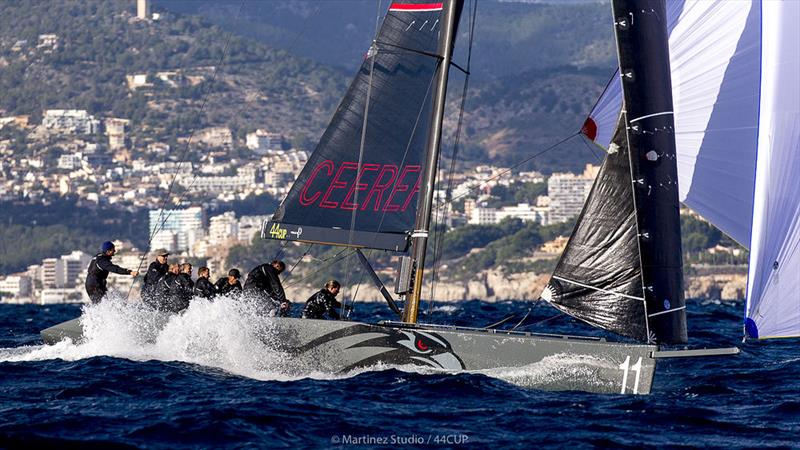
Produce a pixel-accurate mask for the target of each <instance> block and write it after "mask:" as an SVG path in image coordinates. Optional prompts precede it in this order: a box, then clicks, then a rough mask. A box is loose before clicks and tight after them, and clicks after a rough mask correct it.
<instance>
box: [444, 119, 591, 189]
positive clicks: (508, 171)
mask: <svg viewBox="0 0 800 450" xmlns="http://www.w3.org/2000/svg"><path fill="white" fill-rule="evenodd" d="M580 134H581V132H580V131H577V132H575V133H573V134H571V135H569V136H567V137H565V138H564V139H561V140H560V141H558V142H556V143H555V144H553V145H551V146H549V147H547V148H545V149H544V150H542V151H540V152H537V153H536V154H534V155H531V156H529V157H528V158H525V159H523V160H522V161H520V162H518V163H517V164H514V165H513V166H511V167H509V168H508V169H506V170H504V171H502V172H500V173H498V174H497V175H494V176H491V177H489V178H486V179H483V180H481V181H480V182H479V183H478V185H477V186H475V187H473V188H471V189H468V190H467V192H465V193H463V194H461V195H459V196H458V197H454V198H453V199H452V200H450V202H449V203H451V204H452V203H453V202H455V201H456V200H460V199H462V198H464V197H466V196H467V195H469V194H471V193H473V192H475V191H478V190H480V189H481V188H483V187H484V185H486V183H488V182H490V181H494V180H496V179H498V178H500V177H503V176H505V175H507V174H508V173H510V172H511V171H512V170H514V169H516V168H518V167H520V166H522V165H525V164H527V163H529V162H530V161H531V160H533V159H534V158H537V157H539V156H542V155H543V154H545V153H547V152H549V151H551V150H553V149H555V148H557V147H559V146H561V145H563V144H565V143H566V142H568V141H570V140H571V139H573V138H574V137H575V136H578V135H580Z"/></svg>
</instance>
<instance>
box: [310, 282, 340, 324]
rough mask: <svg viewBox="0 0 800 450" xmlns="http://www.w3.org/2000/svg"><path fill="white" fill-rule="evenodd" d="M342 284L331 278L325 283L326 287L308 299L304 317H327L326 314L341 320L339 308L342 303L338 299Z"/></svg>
mask: <svg viewBox="0 0 800 450" xmlns="http://www.w3.org/2000/svg"><path fill="white" fill-rule="evenodd" d="M341 288H342V285H341V284H339V282H338V281H336V280H330V281H328V282H327V283H325V287H324V288H323V289H320V290H319V292H317V293H316V294H314V295H312V296H311V297H309V298H308V300H306V306H305V308H303V318H304V319H325V318H326V317H325V314H327V315H328V318H330V319H333V320H339V319H340V318H341V317H340V316H339V311H337V308H338V309H341V307H342V304H341V303H339V301H338V300H336V296H337V295H338V294H339V290H340V289H341Z"/></svg>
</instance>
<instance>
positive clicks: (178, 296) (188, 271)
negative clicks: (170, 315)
mask: <svg viewBox="0 0 800 450" xmlns="http://www.w3.org/2000/svg"><path fill="white" fill-rule="evenodd" d="M180 272H181V273H179V274H178V278H177V280H176V281H177V283H175V285H174V291H173V292H172V305H173V309H172V311H173V312H180V311H183V310H184V309H186V308H188V307H189V302H190V301H191V300H192V295H193V294H194V281H192V265H191V264H189V263H183V264H181V267H180Z"/></svg>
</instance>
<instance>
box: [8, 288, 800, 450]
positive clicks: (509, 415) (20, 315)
mask: <svg viewBox="0 0 800 450" xmlns="http://www.w3.org/2000/svg"><path fill="white" fill-rule="evenodd" d="M439 306H442V305H439ZM529 306H530V305H529V304H526V303H524V302H502V303H495V304H486V303H481V302H466V303H462V304H458V305H457V307H456V308H451V307H448V308H434V309H433V312H432V314H431V315H430V316H429V317H426V318H425V320H427V321H430V322H441V323H447V322H450V323H459V324H462V325H473V326H475V325H485V324H488V323H491V322H493V321H496V320H499V319H500V318H503V317H505V316H506V315H508V314H511V313H515V312H516V313H520V317H521V316H522V314H524V313H525V312H526V311H527V310H528V307H529ZM741 308H742V305H741V304H727V303H722V304H715V303H701V302H694V303H690V306H689V324H690V339H691V341H692V345H693V346H700V347H702V346H715V347H722V346H734V345H741V344H740V342H741V316H742V314H741ZM384 309H385V307H384V306H382V305H379V304H362V305H358V310H357V312H356V313H357V315H358V316H357V317H354V318H355V319H361V320H369V319H372V318H389V317H388V314H386V313H385V312H384ZM78 313H79V309H78V308H77V307H75V306H66V305H64V306H50V307H40V306H11V305H2V306H0V330H2V331H1V332H0V348H2V349H3V350H2V352H4V353H3V355H5V356H4V357H3V358H0V361H3V362H0V447H16V446H35V445H37V444H40V445H42V446H47V447H65V446H67V447H69V446H80V447H86V448H93V447H97V448H117V447H119V448H125V447H128V446H130V447H147V448H174V447H269V448H273V447H291V448H296V447H327V446H332V445H334V446H335V445H337V444H338V445H340V446H342V447H349V446H355V444H353V445H348V444H346V443H345V444H342V439H345V440H347V439H350V440H351V442H353V441H352V440H353V439H360V438H363V439H367V441H364V442H368V444H365V445H357V446H358V447H360V448H369V447H382V446H383V445H382V443H381V442H383V441H376V440H380V439H386V440H387V442H388V440H389V439H395V440H400V439H405V440H406V441H405V442H411V443H418V442H419V439H422V440H423V441H424V443H423V444H421V445H417V446H429V447H433V446H436V447H444V448H461V447H466V446H471V447H479V448H480V447H487V446H492V447H499V448H505V447H514V448H523V447H537V448H539V447H558V448H563V447H569V448H595V447H613V448H641V447H643V446H648V447H650V446H654V447H719V448H745V447H747V448H750V447H797V446H798V445H799V444H798V442H800V441H799V440H798V438H800V401H799V400H798V395H797V392H800V355H798V352H797V350H796V341H793V340H778V341H770V342H748V343H746V344H744V345H743V346H742V350H743V351H742V353H741V354H740V355H737V356H733V357H723V358H709V359H675V360H663V361H659V366H658V371H657V373H656V377H655V380H654V387H653V393H652V394H651V395H649V396H620V395H597V394H586V393H580V392H543V391H538V390H535V389H529V388H523V387H519V386H516V385H514V384H511V383H508V382H506V381H503V380H502V379H499V378H492V377H489V376H485V375H482V374H475V373H468V374H459V375H448V374H438V373H437V374H421V373H414V372H406V371H402V370H397V369H388V370H383V371H375V372H365V373H361V374H359V375H355V376H352V377H349V378H338V379H300V380H294V381H275V380H272V381H259V380H256V379H252V378H247V377H242V376H235V375H231V374H229V373H228V372H227V371H226V370H223V369H219V368H210V367H206V366H201V365H195V364H188V363H183V362H175V361H160V360H143V361H131V360H128V359H123V358H114V357H109V356H96V357H88V358H83V359H76V360H71V361H70V360H62V359H44V360H35V359H34V360H22V361H13V359H14V358H12V357H10V356H9V355H15V354H25V352H28V351H34V350H35V349H37V348H38V347H37V346H38V345H40V344H41V342H40V340H39V336H38V332H39V330H40V329H41V328H44V327H46V326H50V325H52V324H55V323H57V322H59V321H62V320H66V319H69V318H72V317H74V316H76V315H77V314H78ZM555 314H556V313H555V311H554V310H552V309H549V308H547V307H539V308H535V309H534V311H533V314H532V319H531V321H532V322H537V321H541V320H545V319H548V318H550V317H554V316H555ZM516 321H517V320H512V321H510V322H512V323H516ZM532 329H533V330H536V331H555V332H569V333H572V334H584V333H586V334H602V333H600V332H598V331H596V330H590V329H587V328H584V327H583V326H582V325H580V324H578V323H575V322H574V321H572V320H570V319H565V318H558V319H553V320H549V321H547V322H545V323H544V324H542V325H540V326H534V327H532ZM23 359H24V358H23ZM10 360H12V361H10ZM370 438H371V439H373V441H372V442H371V443H370V441H368V439H370ZM457 439H460V440H458V441H457ZM465 439H466V444H465V443H464V440H465ZM436 440H438V443H437V441H436ZM387 446H392V445H391V444H387ZM394 446H397V445H394Z"/></svg>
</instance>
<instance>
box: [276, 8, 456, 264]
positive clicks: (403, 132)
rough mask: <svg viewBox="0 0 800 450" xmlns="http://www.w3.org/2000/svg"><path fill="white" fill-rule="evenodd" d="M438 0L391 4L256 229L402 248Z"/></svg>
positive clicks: (426, 107) (416, 186)
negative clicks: (298, 166) (307, 151)
mask: <svg viewBox="0 0 800 450" xmlns="http://www.w3.org/2000/svg"><path fill="white" fill-rule="evenodd" d="M441 13H442V3H441V2H430V1H428V2H424V1H413V0H412V1H404V2H396V3H393V4H391V6H390V7H389V11H388V13H387V14H386V17H385V18H384V20H383V24H382V25H381V28H380V30H379V32H378V35H377V37H376V39H375V41H374V42H373V44H372V46H371V47H370V49H369V51H368V53H367V54H366V58H365V60H364V62H363V64H362V65H361V68H360V69H359V71H358V74H357V75H356V77H355V79H354V80H353V82H352V83H351V85H350V87H349V89H348V90H347V93H346V95H345V96H344V99H343V100H342V102H341V104H340V105H339V107H338V109H337V110H336V113H335V114H334V116H333V118H332V120H331V122H330V124H329V125H328V128H327V129H326V130H325V133H324V134H323V136H322V138H321V139H320V142H319V144H318V145H317V147H316V149H315V150H314V152H313V154H312V155H311V157H310V158H309V161H308V163H307V164H306V166H305V167H304V168H303V170H302V172H301V173H300V175H299V176H298V178H297V180H296V181H295V183H294V185H293V186H292V188H291V190H290V191H289V194H288V195H287V196H286V198H285V199H284V201H283V203H282V204H281V205H280V207H279V208H278V210H277V212H276V213H275V215H274V216H273V217H272V219H271V220H270V221H268V222H266V223H265V225H264V228H263V230H262V236H263V237H267V238H273V239H282V240H296V241H303V242H316V243H324V244H333V245H346V246H354V247H366V248H377V249H384V250H393V251H406V250H407V248H408V245H409V237H410V234H411V231H412V230H413V228H414V219H415V213H416V208H417V203H418V198H419V190H420V182H421V176H422V173H423V171H424V168H423V165H424V162H423V157H424V153H425V143H426V136H427V132H428V128H429V123H430V118H431V98H432V92H433V88H434V87H433V81H434V75H435V73H436V69H437V67H438V65H439V61H440V58H438V57H437V56H436V50H437V42H438V35H439V32H440V29H441V21H440V19H441Z"/></svg>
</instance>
